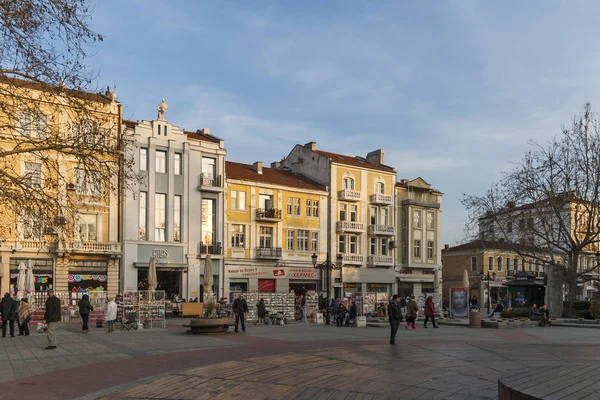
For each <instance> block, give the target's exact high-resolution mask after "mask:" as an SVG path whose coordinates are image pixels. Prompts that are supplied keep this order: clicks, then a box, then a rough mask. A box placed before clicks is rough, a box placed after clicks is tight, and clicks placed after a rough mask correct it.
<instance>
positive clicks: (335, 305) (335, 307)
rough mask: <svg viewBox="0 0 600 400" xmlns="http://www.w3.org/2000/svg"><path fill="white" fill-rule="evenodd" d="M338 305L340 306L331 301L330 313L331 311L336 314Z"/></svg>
mask: <svg viewBox="0 0 600 400" xmlns="http://www.w3.org/2000/svg"><path fill="white" fill-rule="evenodd" d="M339 305H340V304H339V303H338V302H337V301H335V299H333V300H331V311H332V312H333V313H334V314H337V311H338V307H339Z"/></svg>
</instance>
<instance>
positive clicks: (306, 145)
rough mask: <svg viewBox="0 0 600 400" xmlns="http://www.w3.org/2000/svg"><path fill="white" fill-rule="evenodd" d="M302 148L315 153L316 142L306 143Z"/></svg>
mask: <svg viewBox="0 0 600 400" xmlns="http://www.w3.org/2000/svg"><path fill="white" fill-rule="evenodd" d="M304 147H305V148H307V149H311V150H312V151H315V150H316V149H317V142H308V143H306V144H305V145H304Z"/></svg>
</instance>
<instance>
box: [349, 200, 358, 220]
mask: <svg viewBox="0 0 600 400" xmlns="http://www.w3.org/2000/svg"><path fill="white" fill-rule="evenodd" d="M350 221H352V222H356V221H358V206H357V205H355V204H351V205H350Z"/></svg>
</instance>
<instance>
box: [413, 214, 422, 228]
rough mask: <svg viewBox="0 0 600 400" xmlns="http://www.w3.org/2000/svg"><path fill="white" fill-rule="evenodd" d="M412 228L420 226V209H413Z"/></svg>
mask: <svg viewBox="0 0 600 400" xmlns="http://www.w3.org/2000/svg"><path fill="white" fill-rule="evenodd" d="M413 225H414V226H413V228H420V227H421V211H413Z"/></svg>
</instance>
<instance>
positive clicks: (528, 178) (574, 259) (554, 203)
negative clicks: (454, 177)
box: [463, 104, 600, 309]
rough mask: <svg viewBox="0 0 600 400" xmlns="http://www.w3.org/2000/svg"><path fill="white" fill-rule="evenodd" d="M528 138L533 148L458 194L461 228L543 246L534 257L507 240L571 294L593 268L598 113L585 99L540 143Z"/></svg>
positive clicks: (598, 231) (599, 168) (599, 163)
mask: <svg viewBox="0 0 600 400" xmlns="http://www.w3.org/2000/svg"><path fill="white" fill-rule="evenodd" d="M530 144H531V146H532V147H533V149H532V150H531V151H529V152H527V153H526V154H525V156H524V158H523V160H522V161H521V162H520V163H518V164H517V165H516V166H515V168H514V169H512V170H511V171H508V172H506V173H504V175H503V178H502V179H501V180H500V181H499V182H497V183H495V184H493V185H492V187H491V188H490V189H489V190H488V191H487V193H486V194H485V195H483V196H471V195H465V196H464V197H463V204H464V205H465V206H466V208H467V210H468V211H469V213H470V218H469V223H468V226H467V230H468V231H470V232H472V233H475V234H477V236H478V237H479V238H480V239H485V240H488V239H489V240H504V241H506V242H507V243H513V244H516V243H521V244H530V245H534V246H537V247H539V248H542V249H544V250H545V251H547V253H546V254H545V256H544V257H542V256H540V253H537V254H536V252H531V254H530V253H528V252H527V251H525V250H523V247H520V246H516V245H515V246H513V247H514V248H513V250H514V251H515V252H516V253H518V254H520V255H521V256H523V257H527V258H533V259H537V260H539V261H540V262H541V263H542V264H543V265H544V266H545V267H546V268H545V269H546V271H547V273H548V272H550V273H551V275H550V276H553V277H555V279H559V280H560V282H554V283H555V285H554V287H555V288H556V287H561V288H562V283H564V284H565V290H566V295H567V298H568V299H570V300H574V299H576V296H577V284H578V281H580V280H581V279H583V280H586V279H587V280H589V278H590V277H591V276H592V274H593V273H594V272H597V268H598V264H597V261H596V257H595V255H596V253H597V252H598V239H599V235H600V227H599V210H598V207H599V202H600V193H599V184H600V126H599V121H598V119H597V117H596V116H595V115H594V114H593V113H592V109H591V106H590V104H586V105H585V107H584V110H583V112H582V113H581V114H580V115H576V116H575V117H574V118H573V121H572V123H571V125H570V126H569V127H563V128H562V133H561V134H560V135H558V136H557V137H555V138H554V139H552V140H551V141H550V142H549V143H548V144H546V145H541V144H538V143H535V142H533V141H530ZM548 254H549V255H550V256H549V257H548ZM555 291H556V290H555ZM560 291H561V293H560V295H561V299H560V300H561V303H562V289H561V290H560ZM555 294H556V293H555ZM560 307H561V309H562V306H560Z"/></svg>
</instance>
